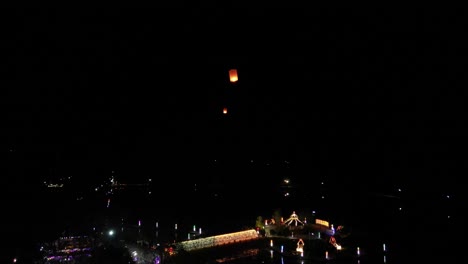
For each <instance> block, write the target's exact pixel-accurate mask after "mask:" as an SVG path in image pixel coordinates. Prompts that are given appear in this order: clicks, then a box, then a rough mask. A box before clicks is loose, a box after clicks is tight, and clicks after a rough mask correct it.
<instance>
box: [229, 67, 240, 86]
mask: <svg viewBox="0 0 468 264" xmlns="http://www.w3.org/2000/svg"><path fill="white" fill-rule="evenodd" d="M238 80H239V77H238V76H237V70H236V69H232V70H229V81H230V82H232V83H235V82H237V81H238Z"/></svg>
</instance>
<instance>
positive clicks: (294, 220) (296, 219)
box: [284, 211, 304, 226]
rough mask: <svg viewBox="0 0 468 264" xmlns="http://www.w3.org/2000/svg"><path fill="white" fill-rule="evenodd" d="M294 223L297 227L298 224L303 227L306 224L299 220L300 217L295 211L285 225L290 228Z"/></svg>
mask: <svg viewBox="0 0 468 264" xmlns="http://www.w3.org/2000/svg"><path fill="white" fill-rule="evenodd" d="M292 223H294V225H295V226H297V224H298V223H300V224H301V225H304V222H302V221H301V220H299V216H297V214H296V212H295V211H293V213H292V214H291V216H290V217H289V218H288V219H287V220H286V221H284V224H285V225H288V226H289V225H291V224H292Z"/></svg>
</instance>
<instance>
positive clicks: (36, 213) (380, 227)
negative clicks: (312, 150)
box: [1, 191, 464, 263]
mask: <svg viewBox="0 0 468 264" xmlns="http://www.w3.org/2000/svg"><path fill="white" fill-rule="evenodd" d="M154 193H156V194H155V195H147V194H146V193H144V192H142V191H128V192H123V193H120V194H114V195H113V196H111V203H110V207H109V208H107V207H106V204H107V199H108V196H104V195H100V194H93V193H89V194H85V195H84V199H83V200H77V199H76V195H70V194H67V193H47V192H40V193H39V192H38V193H37V194H34V195H37V197H36V199H30V200H25V201H24V202H23V204H22V206H20V207H16V206H15V205H10V207H9V208H8V210H10V211H11V212H12V213H13V214H14V217H9V218H8V217H7V218H5V219H6V220H7V221H8V222H6V223H5V225H4V227H3V231H2V240H3V242H4V243H3V244H4V245H5V246H4V247H3V249H2V251H1V252H2V253H1V257H2V263H9V262H10V261H12V259H13V258H14V257H17V258H18V259H19V260H22V262H20V261H18V262H17V263H31V261H32V259H33V258H34V257H35V256H36V255H37V250H38V245H39V244H40V243H41V242H43V241H51V240H53V239H56V238H58V237H59V236H61V235H77V234H87V233H89V232H91V230H92V229H93V228H97V229H98V230H106V229H109V228H114V229H116V230H119V228H121V227H122V226H124V227H125V230H126V231H128V230H138V229H140V230H141V232H144V233H148V234H154V236H153V239H154V240H155V241H161V242H163V241H166V240H169V241H170V240H173V239H177V240H184V239H185V238H186V236H187V233H188V232H189V231H191V230H192V228H193V226H194V225H195V226H196V229H197V230H198V229H199V228H202V230H203V232H204V234H207V235H216V234H221V233H228V232H234V231H239V230H243V229H245V228H249V227H254V226H255V220H256V218H257V217H258V216H263V217H264V218H269V217H271V216H272V215H273V212H274V211H275V210H279V211H281V213H282V214H283V215H284V217H285V218H287V217H289V215H290V214H291V213H292V211H296V213H298V215H299V216H300V217H301V216H302V215H308V214H311V213H312V211H313V210H314V211H315V210H317V211H316V217H317V218H321V219H325V220H328V221H330V222H331V223H334V224H335V226H338V225H343V226H344V227H345V228H346V229H347V230H349V231H350V232H351V235H350V236H349V238H347V240H346V241H344V242H343V243H344V245H343V246H344V248H345V250H344V251H343V253H341V255H336V256H335V255H332V254H331V253H332V252H330V259H328V260H325V253H324V252H323V255H322V256H320V254H318V256H314V257H313V258H297V257H296V258H291V257H281V256H280V255H279V254H273V257H272V256H271V254H270V252H269V250H268V248H267V249H265V248H260V249H259V252H260V253H259V254H258V255H256V256H254V257H246V258H241V259H237V260H232V262H229V263H317V262H321V261H322V262H323V261H326V262H328V263H425V262H424V261H426V260H427V261H429V260H431V261H435V260H437V261H441V262H440V263H445V262H446V261H448V260H452V259H453V260H457V261H458V260H460V259H463V258H464V256H463V254H461V253H462V252H461V251H460V250H459V248H460V245H462V244H463V243H464V238H463V237H462V236H461V235H460V232H462V231H463V230H464V229H463V225H462V222H461V220H459V219H460V218H459V217H457V215H456V214H454V215H453V216H452V219H447V216H446V215H444V214H439V212H441V211H443V210H444V208H443V207H442V206H438V207H436V206H437V203H430V204H429V205H427V204H421V203H420V201H418V200H417V199H406V200H405V201H401V200H392V199H387V198H385V197H378V196H370V195H369V196H360V197H354V198H352V199H349V200H348V201H346V200H345V201H343V200H342V199H341V198H342V197H338V198H335V199H333V200H327V201H319V200H312V199H311V200H302V201H300V202H299V201H281V200H273V199H265V198H264V197H263V196H262V195H259V196H258V197H255V198H252V197H250V198H246V197H242V195H237V196H235V195H234V196H229V197H216V198H215V197H209V196H203V195H201V196H197V195H189V194H186V193H183V194H182V193H180V194H179V196H176V195H175V194H174V195H169V196H168V195H166V194H162V193H159V194H158V193H157V192H153V194H154ZM34 195H33V197H34ZM431 205H433V206H434V207H431ZM399 206H402V207H403V208H404V209H403V210H398V208H399ZM122 219H123V222H122ZM138 221H141V227H138ZM175 224H177V226H178V228H177V231H176V230H175ZM156 225H157V226H158V228H156ZM156 231H158V233H156ZM383 244H385V245H386V249H387V252H383ZM357 247H359V248H360V255H359V256H358V255H357ZM384 256H385V257H384ZM411 261H416V262H411ZM427 263H429V262H427ZM431 263H432V262H431Z"/></svg>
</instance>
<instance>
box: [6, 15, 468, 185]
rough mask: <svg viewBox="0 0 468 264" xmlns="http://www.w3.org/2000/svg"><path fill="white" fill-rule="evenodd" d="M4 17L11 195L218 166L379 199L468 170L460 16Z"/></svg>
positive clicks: (451, 179) (446, 181)
mask: <svg viewBox="0 0 468 264" xmlns="http://www.w3.org/2000/svg"><path fill="white" fill-rule="evenodd" d="M6 13H8V14H7V15H6V16H4V19H5V21H7V22H8V23H6V24H5V23H4V25H12V26H7V28H6V30H5V32H4V36H6V40H5V41H4V43H3V45H5V46H4V49H3V50H4V52H5V54H4V56H3V59H2V62H1V72H2V82H3V85H2V87H3V89H2V94H3V95H2V97H1V99H2V102H1V104H2V108H3V110H2V112H3V113H6V116H4V118H3V120H2V121H3V122H2V123H3V125H2V127H3V129H2V130H3V132H4V133H5V134H4V136H3V142H5V143H6V146H5V147H4V148H3V150H2V151H3V153H4V157H7V158H6V159H7V160H8V161H9V162H8V166H7V170H8V175H9V176H8V179H9V183H8V184H11V185H12V186H13V185H15V184H19V183H20V182H24V181H26V180H27V179H32V181H33V182H36V181H37V182H39V181H41V179H42V178H41V177H42V176H50V177H53V176H54V175H55V176H56V175H62V174H73V175H79V177H81V178H82V179H85V178H86V177H91V178H95V177H100V176H99V175H102V174H105V173H108V171H110V170H114V169H116V170H119V171H121V172H122V174H126V175H148V174H152V175H164V174H165V173H166V174H167V172H166V169H169V171H170V172H169V173H171V174H177V175H189V176H193V177H194V175H195V174H196V172H201V173H203V172H204V171H205V170H206V167H207V165H206V164H208V163H209V162H210V160H213V159H218V160H229V161H226V162H228V163H229V162H231V163H232V164H241V163H242V162H246V161H249V160H250V159H255V160H262V161H267V162H273V161H277V162H282V161H284V160H288V161H290V162H291V164H293V165H292V167H293V169H292V170H291V172H290V173H291V174H294V175H296V176H297V177H298V178H300V179H302V180H304V181H306V180H307V179H309V177H312V178H313V177H316V175H327V176H330V177H334V178H336V179H337V180H338V181H341V182H343V183H349V182H351V179H352V180H353V181H354V180H357V182H358V183H360V184H361V183H364V182H365V183H370V184H371V186H372V184H375V185H378V184H382V183H387V182H388V183H394V182H400V181H403V182H404V184H408V185H411V186H418V184H421V186H429V187H434V188H435V187H447V188H448V187H450V186H452V185H456V184H457V181H458V180H461V179H462V175H464V174H465V173H466V161H465V159H466V154H465V149H466V145H465V142H464V136H465V135H466V132H467V131H466V116H465V115H466V110H465V100H466V92H465V89H466V88H465V87H466V74H465V66H466V59H465V58H466V49H465V47H466V42H465V40H464V34H463V30H464V28H465V27H466V22H465V14H464V13H463V10H435V9H434V10H424V9H419V10H416V11H414V12H413V11H410V10H407V11H398V12H395V11H394V10H390V9H375V10H359V9H333V10H332V9H330V10H318V9H304V8H302V9H287V10H284V9H231V8H226V9H221V8H218V9H214V8H189V9H171V10H159V9H121V10H119V9H96V10H94V11H93V10H85V11H83V10H81V11H80V10H67V11H65V10H46V9H24V10H11V11H9V12H8V11H7V12H6ZM230 68H237V69H238V71H239V79H240V81H239V83H238V84H236V85H234V87H233V86H232V85H231V84H230V83H229V82H228V70H229V69H230ZM224 104H229V105H230V107H231V108H230V114H229V115H228V116H223V115H222V114H221V107H222V106H223V105H224ZM180 164H188V165H185V166H181V165H180ZM189 168H194V169H193V170H189ZM237 170H238V171H239V172H241V171H242V169H237ZM236 173H237V171H236ZM132 177H133V176H132ZM422 190H423V188H421V191H422ZM427 190H430V189H427Z"/></svg>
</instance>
